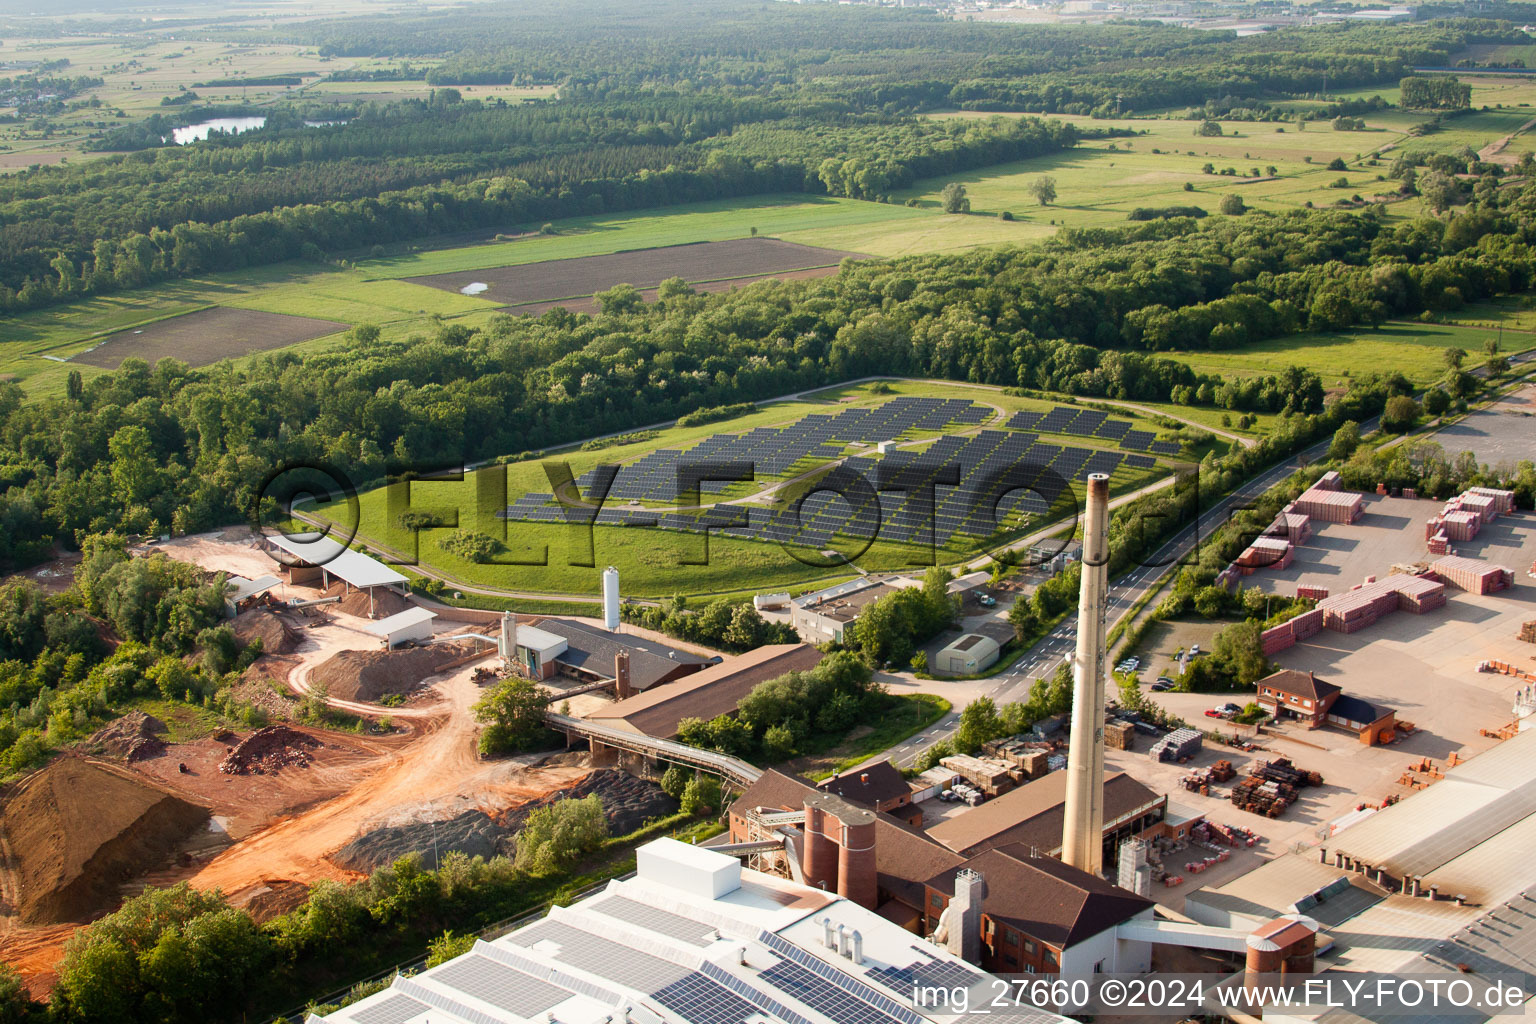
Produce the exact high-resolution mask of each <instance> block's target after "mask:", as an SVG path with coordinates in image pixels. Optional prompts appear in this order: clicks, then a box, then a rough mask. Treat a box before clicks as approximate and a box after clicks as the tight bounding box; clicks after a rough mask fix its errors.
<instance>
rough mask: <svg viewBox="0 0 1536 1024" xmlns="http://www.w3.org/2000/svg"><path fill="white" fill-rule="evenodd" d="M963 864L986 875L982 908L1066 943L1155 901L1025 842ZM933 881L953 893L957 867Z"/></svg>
mask: <svg viewBox="0 0 1536 1024" xmlns="http://www.w3.org/2000/svg"><path fill="white" fill-rule="evenodd" d="M961 866H962V867H967V868H971V869H972V870H975V871H978V872H980V873H981V877H982V878H983V879H984V880H985V882H986V890H985V895H984V897H983V900H982V908H983V910H985V912H986V913H987V914H988V915H989V916H990V917H992V918H994V919H995V920H997V921H1000V922H1002V923H1003V924H1006V925H1008V926H1010V927H1013V928H1017V929H1018V930H1019V931H1021V932H1024V933H1025V934H1027V935H1029V936H1031V937H1033V938H1036V939H1039V940H1040V941H1042V942H1048V943H1050V944H1051V945H1053V946H1056V947H1058V948H1062V949H1065V948H1066V947H1068V946H1073V945H1076V944H1077V943H1079V942H1082V941H1083V940H1084V939H1089V938H1092V937H1093V936H1095V935H1098V934H1099V933H1100V932H1102V931H1104V930H1105V929H1107V928H1113V927H1114V926H1115V925H1117V924H1120V923H1121V922H1122V921H1128V920H1130V919H1131V918H1133V917H1135V916H1136V915H1137V914H1140V913H1141V912H1143V911H1144V910H1146V909H1147V908H1148V907H1151V906H1152V905H1153V903H1152V901H1151V900H1149V899H1146V898H1145V897H1142V896H1138V895H1136V894H1135V893H1133V892H1130V891H1128V890H1126V889H1121V888H1119V887H1118V886H1115V885H1111V884H1110V883H1108V882H1106V881H1104V880H1103V879H1102V878H1099V877H1098V876H1097V875H1092V874H1089V873H1088V872H1086V871H1080V870H1079V869H1077V868H1074V867H1070V866H1068V865H1066V864H1063V863H1062V862H1061V861H1059V860H1057V859H1056V858H1054V857H1035V856H1031V855H1030V851H1029V848H1028V847H1025V846H1021V845H1013V846H1004V847H999V848H997V849H994V850H988V851H987V852H985V853H982V854H979V855H978V856H975V857H972V858H971V859H970V860H967V861H966V862H965V863H964V864H963V865H961ZM928 884H929V885H930V886H932V887H933V888H934V889H937V890H938V891H940V892H942V893H945V894H946V895H949V896H953V895H954V893H955V871H954V869H950V870H946V871H943V872H940V873H939V874H937V875H935V876H934V877H933V878H931V879H929V880H928Z"/></svg>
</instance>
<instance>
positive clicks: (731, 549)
mask: <svg viewBox="0 0 1536 1024" xmlns="http://www.w3.org/2000/svg"><path fill="white" fill-rule="evenodd" d="M889 386H890V391H889V393H883V394H877V393H876V392H874V391H872V390H871V385H868V384H865V385H858V386H854V387H847V388H834V389H827V390H825V391H820V392H817V393H816V394H815V395H814V396H812V397H811V399H810V400H799V401H791V402H777V403H773V404H771V405H768V406H764V407H762V408H760V409H758V410H757V411H755V412H753V413H751V414H749V415H747V416H742V417H738V418H736V419H732V420H729V421H724V422H720V423H712V424H708V425H706V426H702V427H691V428H676V427H674V428H668V429H665V430H663V431H661V432H660V434H659V435H658V436H656V437H654V438H651V439H649V440H646V441H643V442H639V443H635V444H630V445H624V446H617V447H614V448H605V449H602V450H600V451H592V452H584V451H580V450H564V451H561V452H556V453H552V454H550V455H548V456H546V457H545V458H546V459H549V460H553V461H562V462H567V463H568V464H569V466H570V470H571V474H572V476H573V477H579V476H580V475H581V474H582V473H584V472H585V471H586V470H588V469H590V468H591V467H592V466H594V465H597V464H598V463H603V462H607V463H619V464H623V463H624V462H627V461H632V460H633V459H635V458H638V457H640V456H641V455H644V454H646V453H647V452H650V451H654V450H657V449H661V448H674V449H675V448H679V447H683V446H685V445H688V444H691V443H693V442H696V441H698V440H700V439H702V438H704V437H707V436H709V435H711V434H715V433H723V432H741V431H744V430H750V429H752V428H754V427H761V426H781V425H786V424H788V423H792V422H794V421H796V420H798V419H800V418H801V417H803V416H805V415H808V414H810V413H822V414H825V413H828V412H836V411H838V410H841V409H845V408H848V407H850V406H868V405H876V404H880V403H883V402H886V401H889V400H890V399H892V398H894V397H897V396H901V395H913V396H921V395H936V396H942V397H946V398H958V397H966V398H971V399H972V400H973V401H977V402H979V403H982V404H986V405H991V406H993V407H995V409H996V410H997V414H996V417H995V418H994V419H993V420H992V421H990V422H987V423H983V424H981V425H980V426H977V427H971V428H967V429H968V430H979V429H996V428H997V426H998V425H999V423H1000V422H1001V421H1002V420H1003V419H1005V418H1006V416H1007V415H1011V414H1012V413H1013V412H1014V411H1017V410H1020V409H1034V410H1044V409H1048V408H1050V407H1052V406H1053V405H1056V404H1059V403H1057V402H1055V401H1052V400H1041V399H1028V398H1019V397H1015V396H1011V395H1004V394H1001V393H999V392H995V391H990V390H986V389H981V388H967V387H965V386H964V385H953V386H951V385H933V384H925V383H920V382H907V381H897V382H893V383H892V384H890V385H889ZM1123 418H1125V419H1130V420H1133V421H1134V422H1135V423H1136V426H1137V428H1138V429H1146V430H1157V429H1158V428H1157V427H1156V425H1155V424H1153V423H1151V422H1150V421H1148V420H1146V419H1144V418H1141V417H1135V416H1132V415H1130V414H1129V413H1127V414H1126V415H1125V416H1124V417H1123ZM950 433H964V431H951V432H950ZM911 436H912V437H914V438H933V437H937V436H938V434H937V433H936V432H914V433H913V434H912V435H911ZM1048 439H1049V440H1050V441H1052V442H1059V443H1065V444H1072V445H1075V446H1079V447H1086V446H1091V442H1089V441H1087V440H1086V439H1084V438H1074V437H1056V436H1054V435H1048ZM857 451H858V449H855V448H850V449H849V452H850V453H856V452H857ZM1201 454H1203V451H1201V452H1197V453H1196V454H1195V456H1194V457H1196V458H1198V457H1199V455H1201ZM543 461H544V460H543V459H539V460H525V461H521V462H515V463H512V464H510V465H509V466H507V490H506V496H505V499H504V500H503V498H502V497H501V496H499V495H497V496H495V497H491V498H489V499H488V500H487V501H485V502H484V503H483V504H482V503H481V501H480V498H479V493H480V492H479V481H478V480H474V479H466V480H464V481H418V482H415V483H413V484H412V485H411V494H410V501H411V506H412V508H413V509H416V510H431V511H435V512H440V513H441V512H452V513H456V514H457V516H458V522H459V528H460V529H465V530H478V531H480V532H483V533H487V534H490V535H491V536H496V537H500V536H501V523H500V521H499V520H498V519H496V518H495V513H496V512H497V511H499V510H500V509H501V508H503V507H504V506H505V505H506V504H507V503H508V502H510V501H512V500H515V499H516V498H517V497H518V496H519V495H521V494H524V493H527V492H530V491H534V492H541V493H548V492H549V491H550V483H549V479H548V477H547V476H546V474H545V471H544V469H543V466H542V462H543ZM482 472H484V471H482ZM1166 472H1167V470H1166V468H1158V469H1152V470H1140V471H1133V470H1127V469H1122V470H1120V471H1118V472H1116V473H1115V474H1114V476H1113V477H1112V478H1111V489H1112V491H1113V492H1114V493H1117V494H1120V493H1125V492H1128V491H1131V490H1135V489H1137V488H1139V487H1142V486H1145V485H1147V484H1149V483H1152V482H1153V481H1155V480H1157V479H1159V478H1160V477H1161V476H1163V475H1165V474H1166ZM471 475H472V476H473V475H474V474H471ZM767 480H771V478H767ZM766 482H767V481H766V480H765V481H762V482H760V484H761V483H766ZM358 500H359V505H360V516H361V519H360V523H359V526H358V531H357V540H358V541H359V542H361V543H363V544H364V545H369V544H372V545H375V546H382V547H384V548H387V549H389V550H391V551H392V552H410V551H412V550H413V549H414V550H416V551H417V552H419V557H420V559H421V563H422V564H423V565H426V566H430V567H432V568H433V569H436V570H439V571H441V572H443V573H446V574H447V575H449V576H451V577H452V578H453V579H454V580H456V581H458V582H460V583H464V584H469V585H472V586H483V587H490V588H494V589H497V590H504V591H511V592H519V593H534V594H551V595H559V596H583V597H585V596H589V595H591V594H594V593H596V592H597V588H598V580H599V575H600V572H601V569H602V567H604V566H607V565H614V566H617V567H618V568H619V570H620V572H621V573H623V574H624V577H625V589H626V592H628V593H632V594H634V595H635V596H637V597H665V596H668V595H670V594H674V593H682V594H690V595H703V594H725V595H730V596H742V595H746V594H750V593H754V592H761V591H763V590H765V589H795V590H799V589H802V588H805V587H809V586H811V585H812V584H819V585H826V584H829V583H831V582H835V581H836V580H839V579H842V578H845V577H847V576H848V575H849V569H848V568H846V567H838V566H828V565H826V564H824V562H823V561H822V560H821V559H819V558H818V557H817V555H816V553H815V552H801V553H800V554H801V555H802V556H803V557H804V558H805V559H807V560H809V561H810V562H812V563H819V564H807V563H806V561H802V560H797V558H796V556H795V555H794V554H792V553H791V552H789V551H788V550H786V549H785V548H782V547H780V546H778V545H775V544H766V543H762V542H756V541H744V540H734V539H730V538H721V537H718V536H712V537H710V538H709V541H708V545H707V555H706V543H705V539H704V537H703V536H702V535H695V534H684V533H678V532H676V531H670V530H668V531H663V530H659V529H645V528H623V527H598V528H596V529H595V530H592V531H590V537H591V546H590V548H589V541H588V538H589V532H588V531H587V530H585V529H584V528H580V527H572V526H568V525H565V524H548V523H521V522H519V523H513V524H511V525H510V526H509V527H508V530H507V540H506V543H507V547H508V551H507V553H506V554H505V555H503V556H501V564H480V563H475V562H472V561H469V560H467V559H465V558H462V557H460V556H458V555H456V554H454V553H453V552H451V551H448V550H446V549H445V548H444V547H443V546H442V544H441V538H443V537H445V536H446V535H447V533H448V532H449V531H447V530H442V531H431V530H429V531H422V532H421V533H420V534H418V535H417V542H418V543H413V538H412V534H411V532H410V531H408V530H406V529H403V528H402V527H400V525H399V523H398V514H399V511H400V510H401V509H400V508H399V507H398V506H397V507H396V508H395V509H393V510H392V509H391V506H390V499H389V495H388V493H387V491H386V489H384V488H376V489H374V490H370V491H366V492H364V493H363V494H361V495H359V498H358ZM319 511H320V513H321V514H322V515H327V516H337V515H340V514H341V513H340V508H339V507H328V508H321V509H320V510H319ZM1042 525H1044V524H1043V523H1033V524H1030V525H1029V527H1028V529H1029V531H1032V530H1034V529H1038V528H1039V527H1040V526H1042ZM856 548H857V545H849V544H844V543H842V542H839V544H838V550H840V551H843V552H844V554H846V555H852V554H853V552H854V550H855V549H856ZM984 551H985V549H984V548H982V547H981V546H979V545H978V544H977V543H976V542H974V541H969V542H956V543H954V544H952V545H951V546H950V547H949V548H947V549H944V550H941V551H939V552H938V553H937V559H938V561H939V562H940V563H942V564H954V563H957V562H960V561H964V560H970V559H974V558H976V557H978V556H980V555H981V554H983V553H984ZM589 554H590V556H591V557H590V559H589V558H588V555H589ZM931 557H932V553H930V552H925V551H922V550H921V549H919V548H916V547H912V546H908V545H902V544H892V543H888V542H883V541H876V542H875V543H874V544H873V545H871V546H869V547H868V548H867V550H864V551H863V552H860V553H858V554H857V556H856V557H855V558H854V564H855V565H856V566H857V567H858V568H859V569H861V570H863V571H866V572H869V571H877V570H885V571H892V570H905V569H914V568H919V567H921V566H923V565H925V564H928V563H929V561H930V560H931ZM588 560H590V561H592V562H593V563H595V564H594V565H593V566H591V567H588V566H582V565H572V564H571V562H573V561H578V562H579V561H588ZM518 562H521V563H530V562H533V563H538V564H514V563H518Z"/></svg>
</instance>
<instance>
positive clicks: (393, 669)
mask: <svg viewBox="0 0 1536 1024" xmlns="http://www.w3.org/2000/svg"><path fill="white" fill-rule="evenodd" d="M464 654H465V652H464V651H460V650H455V649H453V648H452V647H450V646H449V645H447V644H440V645H434V646H431V647H407V648H405V649H404V650H396V651H383V650H374V651H340V652H338V653H337V654H335V655H333V656H332V657H330V658H327V659H326V660H325V661H324V662H322V663H320V664H319V665H317V666H315V669H314V671H313V672H312V673H311V674H310V679H311V681H312V682H315V683H324V684H325V685H326V687H327V688H328V689H329V690H330V694H331V696H332V697H338V698H340V699H342V700H354V701H357V700H360V701H376V700H378V699H379V698H380V697H383V696H386V695H387V694H391V693H409V692H411V691H412V690H414V689H416V688H417V687H418V686H420V685H421V683H422V680H424V679H426V678H427V677H428V676H432V675H436V674H437V673H438V672H441V671H442V670H443V669H445V668H447V667H448V666H449V665H450V664H451V663H452V662H454V661H455V660H456V659H458V658H461V657H463V656H464Z"/></svg>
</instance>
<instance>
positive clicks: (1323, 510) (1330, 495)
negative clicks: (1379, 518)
mask: <svg viewBox="0 0 1536 1024" xmlns="http://www.w3.org/2000/svg"><path fill="white" fill-rule="evenodd" d="M1340 486H1341V485H1340V482H1339V474H1338V472H1337V471H1329V472H1327V473H1324V474H1323V476H1322V478H1321V479H1320V480H1318V481H1317V483H1315V484H1313V485H1312V486H1311V487H1309V488H1308V489H1307V490H1305V491H1303V492H1302V493H1301V495H1300V496H1299V497H1297V499H1296V500H1295V501H1293V502H1291V504H1290V505H1289V506H1287V507H1286V509H1285V511H1287V512H1290V513H1293V514H1296V515H1304V516H1307V517H1309V518H1310V519H1316V520H1319V521H1321V522H1324V523H1352V522H1354V521H1355V520H1356V519H1359V518H1360V516H1361V515H1363V514H1364V512H1365V500H1364V499H1363V498H1361V497H1360V495H1358V494H1351V493H1349V492H1347V491H1343V490H1340Z"/></svg>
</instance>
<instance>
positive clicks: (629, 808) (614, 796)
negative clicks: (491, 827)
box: [496, 768, 677, 836]
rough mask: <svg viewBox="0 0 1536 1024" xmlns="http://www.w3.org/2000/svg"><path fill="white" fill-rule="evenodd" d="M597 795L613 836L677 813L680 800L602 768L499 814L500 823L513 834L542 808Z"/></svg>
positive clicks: (637, 780)
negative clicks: (579, 779) (558, 802)
mask: <svg viewBox="0 0 1536 1024" xmlns="http://www.w3.org/2000/svg"><path fill="white" fill-rule="evenodd" d="M594 793H596V794H597V795H598V796H599V797H600V798H602V801H603V817H605V818H607V819H608V834H609V835H610V836H622V835H628V834H629V833H631V832H633V831H634V830H635V829H637V828H639V827H640V826H641V825H644V824H645V823H646V822H647V821H650V820H652V819H654V818H665V817H666V816H667V815H669V814H676V813H677V801H676V800H674V799H673V798H672V797H670V796H667V794H665V793H663V792H662V791H661V787H660V786H658V785H657V784H656V783H654V782H650V781H648V780H646V779H637V778H635V777H634V776H633V775H629V774H627V773H625V772H621V771H619V770H618V769H617V768H599V769H598V770H597V771H595V772H593V773H592V774H591V775H588V776H587V777H586V778H584V779H582V780H581V781H580V782H578V783H576V784H575V785H573V786H567V787H565V788H564V789H557V790H555V792H553V793H550V794H549V795H548V796H543V797H539V798H538V799H537V800H530V801H528V802H527V803H525V804H520V805H518V806H517V807H513V808H511V809H510V810H507V811H504V812H502V813H501V814H498V815H497V816H496V821H497V823H498V824H500V825H501V826H502V827H503V828H505V829H507V830H508V831H509V832H512V833H516V832H517V830H518V829H520V828H522V827H523V823H524V822H525V821H527V820H528V816H529V815H530V814H532V813H533V812H534V811H536V810H538V809H539V808H540V807H546V806H548V805H549V804H552V803H554V802H555V801H556V800H566V799H578V800H579V799H581V798H582V797H586V796H591V795H592V794H594Z"/></svg>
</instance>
